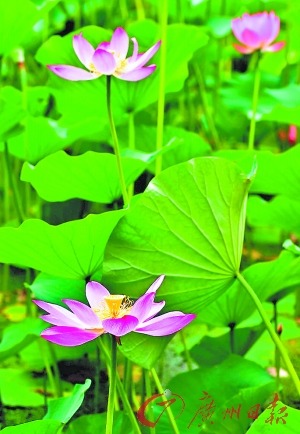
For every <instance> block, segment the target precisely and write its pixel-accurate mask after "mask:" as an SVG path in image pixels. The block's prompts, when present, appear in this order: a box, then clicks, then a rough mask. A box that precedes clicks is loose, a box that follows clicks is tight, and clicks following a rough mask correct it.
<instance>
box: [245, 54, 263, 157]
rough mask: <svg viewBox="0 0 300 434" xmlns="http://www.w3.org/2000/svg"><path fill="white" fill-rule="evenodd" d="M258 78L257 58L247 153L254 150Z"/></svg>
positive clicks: (259, 74) (259, 76) (259, 75)
mask: <svg viewBox="0 0 300 434" xmlns="http://www.w3.org/2000/svg"><path fill="white" fill-rule="evenodd" d="M260 78H261V73H260V69H259V58H258V60H257V64H256V67H255V71H254V86H253V97H252V115H251V121H250V131H249V140H248V150H249V151H253V149H254V141H255V128H256V113H257V105H258V99H259V88H260Z"/></svg>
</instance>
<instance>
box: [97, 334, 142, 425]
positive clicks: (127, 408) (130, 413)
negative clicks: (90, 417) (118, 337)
mask: <svg viewBox="0 0 300 434" xmlns="http://www.w3.org/2000/svg"><path fill="white" fill-rule="evenodd" d="M97 343H98V345H99V348H100V355H101V357H103V358H104V360H105V361H106V363H107V364H109V365H111V356H110V354H109V352H108V350H107V348H106V346H105V343H104V342H103V337H99V338H98V339H97ZM116 383H117V389H118V392H119V395H120V398H121V401H122V402H123V406H124V410H125V412H126V413H127V416H128V418H129V420H130V422H131V425H132V428H133V432H134V434H142V432H141V430H140V427H139V424H138V422H137V420H136V417H135V415H134V413H133V410H132V408H131V406H130V402H129V401H128V398H127V396H126V393H125V390H124V387H123V384H122V382H121V380H120V378H119V376H118V373H117V372H116Z"/></svg>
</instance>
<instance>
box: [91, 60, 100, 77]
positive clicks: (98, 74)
mask: <svg viewBox="0 0 300 434" xmlns="http://www.w3.org/2000/svg"><path fill="white" fill-rule="evenodd" d="M90 72H92V73H93V74H95V75H97V77H100V76H101V75H102V74H101V72H99V71H97V68H96V66H95V65H94V64H93V63H90Z"/></svg>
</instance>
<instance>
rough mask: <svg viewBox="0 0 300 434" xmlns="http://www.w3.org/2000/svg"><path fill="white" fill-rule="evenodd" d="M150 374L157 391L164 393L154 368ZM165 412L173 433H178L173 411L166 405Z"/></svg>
mask: <svg viewBox="0 0 300 434" xmlns="http://www.w3.org/2000/svg"><path fill="white" fill-rule="evenodd" d="M151 374H152V377H153V380H154V382H155V385H156V388H157V390H158V392H159V393H161V394H164V389H163V387H162V385H161V382H160V381H159V378H158V375H157V373H156V370H155V369H154V368H152V369H151ZM163 396H164V395H163ZM166 413H167V415H168V418H169V422H170V425H171V428H172V431H173V433H174V434H180V432H179V429H178V426H177V423H176V422H175V419H174V416H173V412H172V410H171V407H170V406H168V407H166Z"/></svg>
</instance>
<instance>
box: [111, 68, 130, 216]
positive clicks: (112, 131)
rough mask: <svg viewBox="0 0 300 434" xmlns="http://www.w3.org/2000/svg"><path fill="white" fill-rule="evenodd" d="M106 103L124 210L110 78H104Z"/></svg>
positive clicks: (123, 181)
mask: <svg viewBox="0 0 300 434" xmlns="http://www.w3.org/2000/svg"><path fill="white" fill-rule="evenodd" d="M106 80H107V81H106V102H107V111H108V119H109V125H110V131H111V135H112V139H113V144H114V152H115V156H116V160H117V167H118V173H119V179H120V184H121V191H122V196H123V202H124V208H128V207H129V198H128V194H127V188H126V183H125V178H124V173H123V168H122V161H121V154H120V147H119V142H118V136H117V132H116V127H115V123H114V118H113V115H112V107H111V76H110V75H107V76H106Z"/></svg>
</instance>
